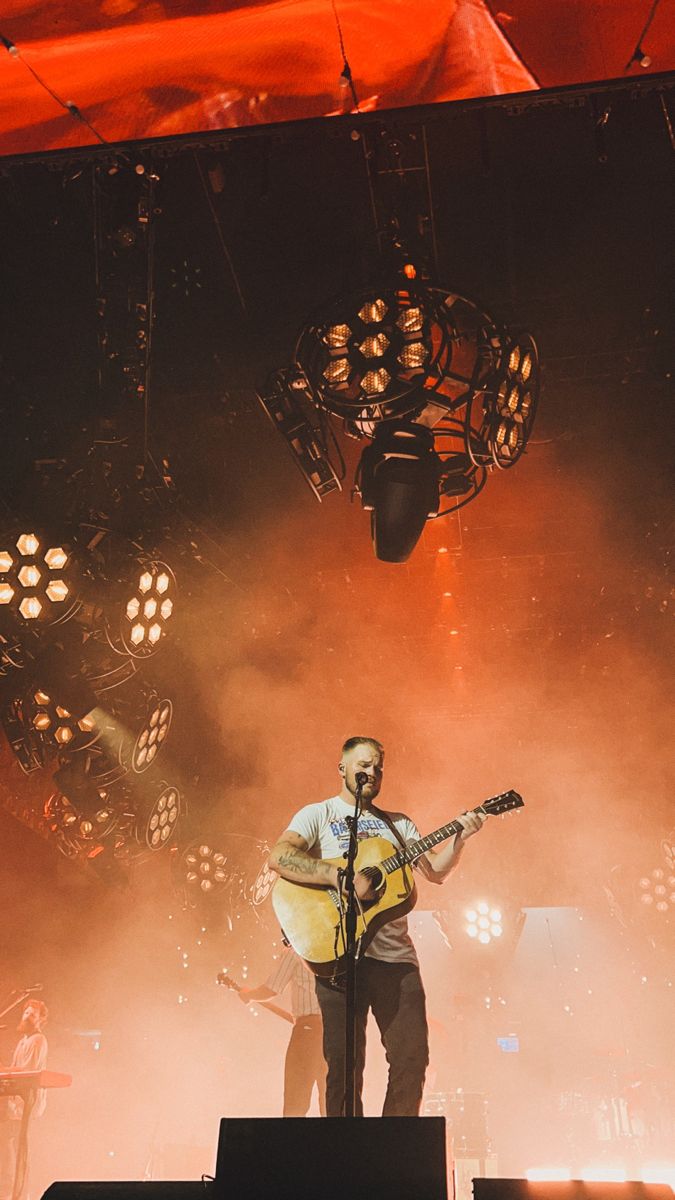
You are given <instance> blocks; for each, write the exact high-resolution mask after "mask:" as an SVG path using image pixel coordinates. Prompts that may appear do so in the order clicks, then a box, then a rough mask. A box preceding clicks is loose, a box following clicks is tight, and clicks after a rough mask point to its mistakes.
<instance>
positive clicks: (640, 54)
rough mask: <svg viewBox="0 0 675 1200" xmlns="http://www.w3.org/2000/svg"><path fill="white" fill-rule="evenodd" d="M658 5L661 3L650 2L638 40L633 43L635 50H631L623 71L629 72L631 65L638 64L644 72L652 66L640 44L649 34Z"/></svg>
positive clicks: (658, 1) (657, 0)
mask: <svg viewBox="0 0 675 1200" xmlns="http://www.w3.org/2000/svg"><path fill="white" fill-rule="evenodd" d="M660 3H661V0H652V4H651V7H650V9H649V15H648V17H647V20H646V21H645V23H644V25H643V27H642V30H641V33H640V36H639V37H638V40H637V42H636V43H635V49H634V50H633V53H632V54H631V56H630V58H629V59H628V62H627V63H626V65H625V67H624V71H630V68H631V67H632V65H633V63H639V64H640V66H641V67H644V68H645V70H646V69H647V67H651V65H652V60H651V56H650V55H649V54H645V51H644V49H643V46H642V43H643V41H644V39H645V38H646V36H647V34H648V33H649V29H650V26H651V23H652V21H653V20H654V17H655V16H656V10H657V8H658V7H659V4H660Z"/></svg>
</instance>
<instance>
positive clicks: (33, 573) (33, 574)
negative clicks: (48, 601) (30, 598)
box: [19, 566, 40, 588]
mask: <svg viewBox="0 0 675 1200" xmlns="http://www.w3.org/2000/svg"><path fill="white" fill-rule="evenodd" d="M39 582H40V572H39V571H38V569H37V567H34V566H32V567H22V568H21V570H20V571H19V583H20V584H21V586H22V587H25V588H28V587H37V585H38V583H39Z"/></svg>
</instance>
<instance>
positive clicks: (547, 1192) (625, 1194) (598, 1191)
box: [473, 1179, 673, 1200]
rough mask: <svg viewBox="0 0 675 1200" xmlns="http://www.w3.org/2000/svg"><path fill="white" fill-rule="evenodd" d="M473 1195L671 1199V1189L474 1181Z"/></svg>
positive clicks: (495, 1199)
mask: <svg viewBox="0 0 675 1200" xmlns="http://www.w3.org/2000/svg"><path fill="white" fill-rule="evenodd" d="M473 1196H474V1200H673V1190H672V1188H671V1187H669V1186H668V1184H664V1183H595V1182H593V1183H590V1182H586V1181H585V1180H583V1179H568V1180H565V1181H562V1180H555V1182H553V1181H552V1182H544V1181H543V1180H537V1181H536V1182H535V1181H530V1180H527V1179H474V1181H473Z"/></svg>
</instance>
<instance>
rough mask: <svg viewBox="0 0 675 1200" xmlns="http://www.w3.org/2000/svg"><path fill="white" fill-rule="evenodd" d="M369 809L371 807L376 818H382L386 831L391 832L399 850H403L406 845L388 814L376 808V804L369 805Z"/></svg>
mask: <svg viewBox="0 0 675 1200" xmlns="http://www.w3.org/2000/svg"><path fill="white" fill-rule="evenodd" d="M370 807H371V811H372V812H374V813H377V815H378V817H381V818H382V820H383V821H384V823H385V825H386V826H387V829H390V830H391V832H392V833H393V835H394V837H395V838H396V841H397V842H398V844H399V846H400V847H401V849H402V850H405V849H406V844H405V842H404V841H403V838H402V837H401V835H400V833H399V831H398V829H397V828H396V826H395V825H394V822H393V821H392V819H391V817H390V816H389V813H388V812H385V811H384V809H383V808H378V807H377V805H376V804H371V806H370Z"/></svg>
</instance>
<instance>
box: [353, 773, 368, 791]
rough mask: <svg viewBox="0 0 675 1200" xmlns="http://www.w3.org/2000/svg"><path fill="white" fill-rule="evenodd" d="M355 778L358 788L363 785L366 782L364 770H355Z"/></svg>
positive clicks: (366, 777)
mask: <svg viewBox="0 0 675 1200" xmlns="http://www.w3.org/2000/svg"><path fill="white" fill-rule="evenodd" d="M355 778H356V786H357V787H360V788H362V787H365V785H366V784H367V782H368V776H367V775H366V773H365V771H357V772H356V776H355Z"/></svg>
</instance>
